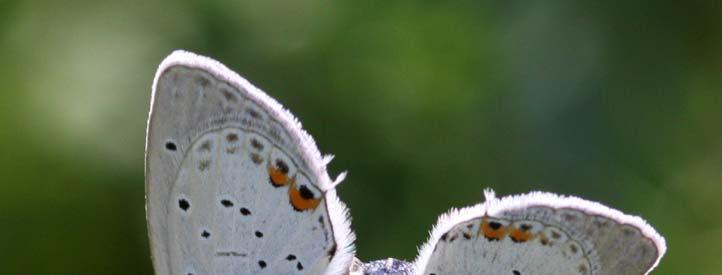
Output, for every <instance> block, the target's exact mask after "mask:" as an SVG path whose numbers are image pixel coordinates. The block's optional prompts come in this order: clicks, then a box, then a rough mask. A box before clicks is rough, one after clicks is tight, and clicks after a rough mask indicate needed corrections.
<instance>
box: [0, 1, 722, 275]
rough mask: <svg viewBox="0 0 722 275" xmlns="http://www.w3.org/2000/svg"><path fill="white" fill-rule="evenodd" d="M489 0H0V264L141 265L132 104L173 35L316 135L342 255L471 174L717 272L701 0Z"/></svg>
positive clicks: (144, 247)
mask: <svg viewBox="0 0 722 275" xmlns="http://www.w3.org/2000/svg"><path fill="white" fill-rule="evenodd" d="M241 2H243V3H241ZM499 2H503V1H494V2H481V1H458V2H455V3H446V2H444V1H425V3H417V2H411V1H408V2H407V1H402V2H394V3H391V2H387V1H320V0H315V1H284V2H275V1H273V2H269V1H256V2H255V3H246V1H227V0H226V1H220V0H217V1H160V0H158V1H155V0H154V1H148V0H142V1H141V0H131V1H107V2H106V3H102V2H101V1H72V2H71V1H12V0H10V1H8V0H2V1H0V61H2V66H1V67H0V83H1V84H0V85H1V86H0V87H2V91H1V92H0V123H1V124H2V125H3V129H2V130H0V143H1V144H3V149H2V153H0V167H1V168H0V169H1V170H0V175H1V176H0V181H2V183H1V184H0V274H151V273H152V268H151V264H150V258H149V248H148V240H147V235H146V227H145V219H144V218H145V216H144V179H143V149H144V148H143V147H144V135H145V126H146V125H145V124H146V116H147V112H148V105H149V98H150V86H151V83H152V79H153V76H154V72H155V70H156V67H157V65H158V64H159V63H160V61H161V60H162V59H163V58H164V57H165V56H166V55H167V54H169V53H170V52H171V51H172V50H173V49H177V48H182V49H188V50H191V51H194V52H197V53H200V54H204V55H208V56H211V57H213V58H215V59H218V60H220V61H222V62H224V63H225V64H227V65H228V66H229V67H231V68H233V69H235V70H237V71H238V72H239V73H240V74H241V75H244V76H245V77H247V78H248V79H249V80H251V81H252V82H253V83H255V84H256V85H257V86H259V87H261V88H262V89H264V90H266V91H267V92H269V93H270V94H271V95H272V96H273V97H275V98H277V99H278V100H279V101H280V102H281V103H283V104H284V105H285V106H287V107H288V108H290V109H291V110H292V111H293V113H294V114H296V115H297V116H298V117H299V118H300V119H301V120H302V121H303V122H304V126H305V128H306V130H308V131H309V132H310V133H311V134H312V135H313V136H314V137H315V138H316V141H317V142H318V144H319V147H320V149H321V151H322V152H324V153H333V154H335V155H336V159H335V160H334V162H333V163H332V164H331V167H330V170H331V171H332V176H334V175H336V174H337V173H339V172H341V171H343V170H349V172H350V174H349V177H348V179H347V180H346V181H345V182H344V183H343V184H342V185H341V186H340V187H339V193H340V196H341V198H342V199H343V200H344V201H345V202H347V203H348V205H349V207H350V209H351V214H352V216H353V228H354V230H355V231H356V233H357V235H358V242H357V248H358V256H359V257H360V258H361V259H363V260H372V259H377V258H385V257H397V258H405V259H409V260H411V259H413V258H414V256H415V255H416V248H417V246H418V245H420V244H421V243H422V242H423V241H425V239H426V237H427V234H428V230H429V229H430V228H431V226H432V225H433V224H434V223H435V221H436V217H437V216H438V215H439V214H441V213H442V212H444V211H446V210H447V209H448V208H450V207H452V206H456V207H460V206H466V205H470V204H474V203H477V202H480V201H481V200H482V188H484V187H492V188H494V189H496V191H497V193H498V194H500V195H508V194H513V193H522V192H528V191H530V190H545V191H552V192H557V193H563V194H573V195H578V196H582V197H584V198H587V199H591V200H595V201H600V202H602V203H605V204H607V205H610V206H612V207H615V208H618V209H620V210H622V211H625V212H627V213H633V214H638V215H641V216H643V217H644V218H646V219H647V220H648V221H649V222H650V223H651V224H652V225H654V226H655V227H656V228H657V229H658V230H659V231H660V233H661V234H662V235H664V236H665V237H666V238H667V242H668V246H669V248H670V249H669V251H668V254H667V255H666V257H665V258H664V259H663V260H662V262H661V264H660V266H659V267H658V269H657V270H656V272H654V273H653V274H656V275H661V274H722V261H721V259H722V219H721V218H722V127H721V126H722V124H720V120H721V119H722V78H721V77H720V76H721V73H722V5H720V2H719V1H707V2H703V1H698V2H695V1H686V2H682V1H649V2H637V3H623V2H620V3H611V2H610V3H594V4H581V3H577V2H572V1H567V2H565V3H561V2H551V1H550V2H542V1H539V2H527V3H499Z"/></svg>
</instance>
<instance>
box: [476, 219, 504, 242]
mask: <svg viewBox="0 0 722 275" xmlns="http://www.w3.org/2000/svg"><path fill="white" fill-rule="evenodd" d="M481 232H482V233H483V234H484V237H486V238H487V239H491V240H497V241H498V240H501V239H502V238H504V236H506V228H504V226H503V225H500V226H496V227H494V226H491V225H490V224H489V221H488V220H487V219H486V218H485V219H483V221H482V222H481Z"/></svg>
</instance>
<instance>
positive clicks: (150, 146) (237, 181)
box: [146, 51, 353, 274]
mask: <svg viewBox="0 0 722 275" xmlns="http://www.w3.org/2000/svg"><path fill="white" fill-rule="evenodd" d="M146 202H147V218H148V228H149V235H150V240H151V252H152V256H153V265H154V268H155V270H156V273H157V274H343V273H344V272H346V271H347V270H348V267H349V265H350V263H351V260H352V258H353V245H352V241H353V234H352V233H351V231H350V228H349V221H348V219H347V214H346V209H345V206H344V205H343V204H342V203H341V202H340V201H339V200H338V198H337V197H336V194H335V190H334V183H333V182H332V181H331V180H330V178H329V176H328V174H327V172H326V165H325V162H324V161H323V159H322V157H321V155H320V153H319V151H318V149H317V148H316V145H315V143H314V142H313V139H312V138H311V137H310V136H309V135H308V134H306V133H305V132H304V131H303V130H302V129H301V125H300V123H298V122H297V120H296V119H295V118H294V117H293V116H292V115H291V114H290V113H289V112H288V111H286V110H284V109H283V108H282V107H281V105H280V104H278V103H277V102H276V101H275V100H273V99H272V98H270V97H268V96H267V95H266V94H265V93H263V92H262V91H260V90H259V89H257V88H255V87H254V86H253V85H251V84H250V83H248V82H247V81H246V80H245V79H243V78H241V77H240V76H239V75H238V74H236V73H234V72H232V71H230V70H229V69H227V68H226V67H225V66H223V65H222V64H220V63H218V62H217V61H214V60H212V59H209V58H206V57H202V56H198V55H195V54H192V53H188V52H183V51H176V52H174V53H173V54H171V55H170V56H168V57H167V58H166V59H165V60H164V61H163V62H162V63H161V65H160V67H159V69H158V72H157V73H156V77H155V81H154V84H153V95H152V100H151V111H150V115H149V119H148V131H147V140H146Z"/></svg>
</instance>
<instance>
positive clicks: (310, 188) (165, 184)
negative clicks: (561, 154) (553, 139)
mask: <svg viewBox="0 0 722 275" xmlns="http://www.w3.org/2000/svg"><path fill="white" fill-rule="evenodd" d="M145 151H146V155H145V175H146V209H147V220H148V231H149V237H150V246H151V255H152V257H153V267H154V269H155V272H156V274H161V275H165V274H174V275H207V274H329V275H334V274H352V275H361V274H369V275H372V274H373V275H382V274H418V275H421V274H423V275H440V274H494V275H499V274H501V275H529V274H610V275H612V274H613V275H620V274H622V275H639V274H646V273H648V272H650V271H651V270H652V269H653V268H654V267H655V266H656V265H657V264H658V263H659V260H660V259H661V257H662V256H663V255H664V253H665V251H666V245H665V240H664V238H663V237H662V236H660V235H659V234H658V233H657V232H656V231H655V230H654V228H652V227H651V226H650V225H649V224H647V223H646V222H645V221H644V220H642V219H641V218H639V217H635V216H631V215H626V214H624V213H621V212H619V211H617V210H614V209H611V208H609V207H606V206H604V205H602V204H599V203H595V202H590V201H587V200H584V199H580V198H576V197H568V196H560V195H555V194H551V193H543V192H532V193H528V194H523V195H516V196H508V197H502V198H497V197H496V196H495V194H494V193H493V191H491V190H486V191H485V195H486V201H485V202H483V203H480V204H477V205H474V206H470V207H466V208H461V209H452V210H450V211H449V212H447V213H446V214H443V215H442V216H441V217H440V218H439V220H438V222H437V224H436V225H435V226H434V228H433V230H432V231H431V234H430V237H429V239H428V241H427V242H426V243H425V244H424V245H423V246H422V247H421V249H420V251H419V255H418V256H417V258H416V259H415V260H414V261H413V262H406V261H402V260H396V259H387V260H379V261H373V262H370V263H363V262H361V261H360V260H358V259H356V258H355V249H354V239H355V237H354V234H353V232H352V230H351V227H350V220H349V214H348V211H347V208H346V206H345V205H344V203H343V202H341V200H340V199H339V198H338V196H337V194H336V191H335V186H336V185H338V184H339V183H340V182H341V181H342V180H343V179H344V177H345V174H344V173H342V174H341V175H339V176H338V177H336V178H335V179H331V178H330V176H329V174H328V172H327V170H326V166H327V165H328V163H329V162H330V161H331V159H332V157H331V156H322V155H321V153H320V152H319V150H318V149H317V147H316V144H315V142H314V140H313V139H312V138H311V136H310V135H309V134H307V133H306V132H305V131H304V130H303V129H302V127H301V123H300V122H299V121H298V120H297V119H296V118H295V117H294V116H293V115H292V114H291V113H290V112H289V111H287V110H286V109H284V108H283V107H282V106H281V105H280V104H279V103H278V102H277V101H276V100H274V99H273V98H271V97H269V96H268V95H267V94H266V93H264V92H263V91H261V90H260V89H258V88H256V87H255V86H253V85H252V84H251V83H249V82H248V81H246V80H245V79H244V78H242V77H241V76H239V75H238V74H237V73H235V72H233V71H231V70H230V69H228V68H227V67H226V66H224V65H223V64H221V63H219V62H217V61H215V60H213V59H210V58H208V57H204V56H200V55H196V54H193V53H190V52H185V51H175V52H173V53H172V54H170V55H169V56H168V57H166V58H165V60H163V61H162V63H161V64H160V66H159V68H158V71H157V73H156V75H155V79H154V82H153V90H152V98H151V106H150V114H149V117H148V128H147V136H146V148H145Z"/></svg>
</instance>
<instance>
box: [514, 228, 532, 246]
mask: <svg viewBox="0 0 722 275" xmlns="http://www.w3.org/2000/svg"><path fill="white" fill-rule="evenodd" d="M509 237H510V238H511V240H512V241H515V242H519V243H523V242H526V241H528V240H531V239H532V238H534V234H532V233H531V232H529V231H523V230H520V229H518V228H514V229H512V230H511V232H510V233H509Z"/></svg>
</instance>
